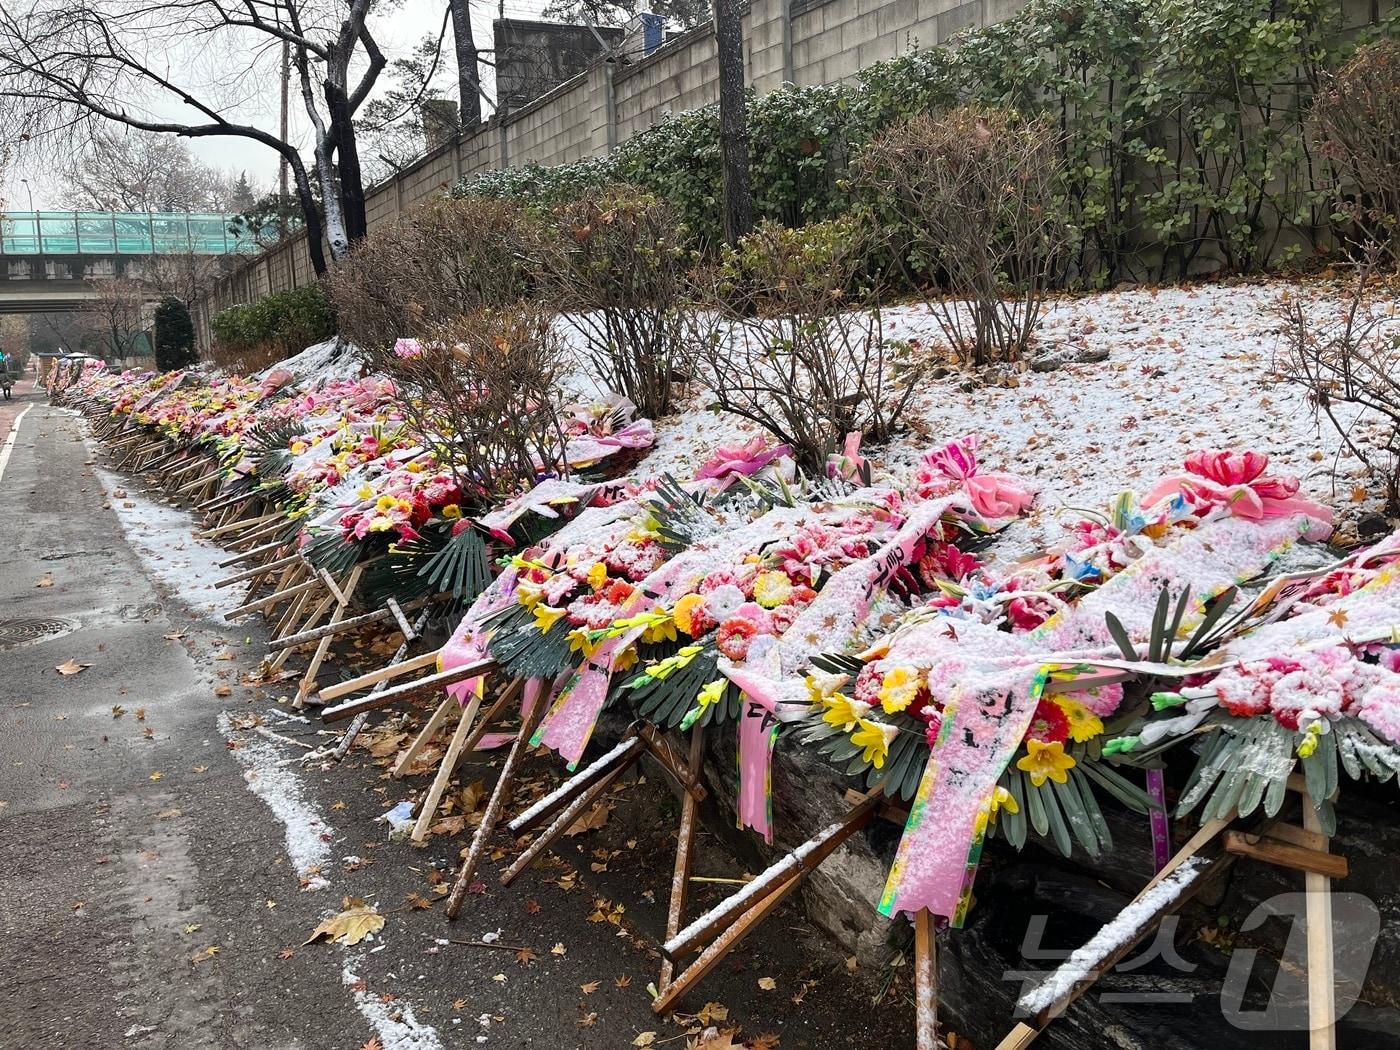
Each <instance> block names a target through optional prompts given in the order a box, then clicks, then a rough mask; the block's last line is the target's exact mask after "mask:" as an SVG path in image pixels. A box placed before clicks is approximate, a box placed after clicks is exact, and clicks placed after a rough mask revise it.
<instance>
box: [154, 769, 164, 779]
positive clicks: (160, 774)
mask: <svg viewBox="0 0 1400 1050" xmlns="http://www.w3.org/2000/svg"><path fill="white" fill-rule="evenodd" d="M163 776H165V774H164V773H162V772H161V771H160V770H159V769H157V770H156V771H155V772H154V773H152V774H151V779H152V780H159V779H160V778H161V777H163Z"/></svg>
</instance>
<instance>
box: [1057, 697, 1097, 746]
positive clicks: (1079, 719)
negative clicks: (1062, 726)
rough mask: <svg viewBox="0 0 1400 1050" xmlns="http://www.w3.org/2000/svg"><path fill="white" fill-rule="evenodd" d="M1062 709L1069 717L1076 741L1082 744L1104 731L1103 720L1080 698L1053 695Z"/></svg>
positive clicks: (1070, 731)
mask: <svg viewBox="0 0 1400 1050" xmlns="http://www.w3.org/2000/svg"><path fill="white" fill-rule="evenodd" d="M1053 699H1054V701H1055V703H1056V704H1058V705H1059V707H1060V710H1061V711H1063V712H1064V713H1065V717H1066V718H1068V719H1069V735H1070V736H1071V737H1072V738H1073V739H1074V741H1075V743H1078V744H1082V743H1084V742H1085V741H1086V740H1092V739H1094V737H1096V736H1098V735H1099V734H1100V733H1102V732H1103V722H1102V721H1101V720H1100V718H1099V716H1098V715H1096V714H1094V712H1092V711H1090V710H1089V709H1088V708H1087V707H1085V706H1084V705H1083V704H1081V703H1080V702H1079V701H1078V700H1075V699H1073V698H1071V697H1068V696H1065V695H1063V694H1059V695H1057V696H1055V697H1053Z"/></svg>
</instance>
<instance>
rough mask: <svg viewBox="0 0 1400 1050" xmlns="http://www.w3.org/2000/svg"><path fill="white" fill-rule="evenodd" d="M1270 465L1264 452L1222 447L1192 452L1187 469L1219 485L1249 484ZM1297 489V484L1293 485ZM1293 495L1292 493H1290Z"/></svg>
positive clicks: (1187, 458)
mask: <svg viewBox="0 0 1400 1050" xmlns="http://www.w3.org/2000/svg"><path fill="white" fill-rule="evenodd" d="M1268 467H1269V457H1268V456H1266V455H1264V453H1262V452H1228V451H1224V450H1221V449H1212V450H1210V451H1204V450H1203V451H1198V452H1192V453H1191V454H1190V455H1189V456H1187V457H1186V469H1187V470H1188V471H1189V472H1190V473H1192V474H1195V475H1197V476H1198V477H1202V478H1209V479H1210V480H1211V481H1213V482H1215V483H1216V484H1217V485H1247V484H1249V483H1250V482H1251V481H1253V480H1254V479H1255V478H1257V477H1259V475H1261V474H1263V473H1264V471H1265V470H1267V469H1268ZM1293 489H1294V491H1295V492H1296V491H1297V484H1296V483H1295V484H1294V486H1293ZM1289 495H1292V493H1289Z"/></svg>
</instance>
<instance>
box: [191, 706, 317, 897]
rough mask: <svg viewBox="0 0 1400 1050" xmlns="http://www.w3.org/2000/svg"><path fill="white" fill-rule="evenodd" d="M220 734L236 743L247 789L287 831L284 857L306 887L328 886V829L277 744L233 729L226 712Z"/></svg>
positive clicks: (313, 888)
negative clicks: (264, 804) (304, 880)
mask: <svg viewBox="0 0 1400 1050" xmlns="http://www.w3.org/2000/svg"><path fill="white" fill-rule="evenodd" d="M219 732H221V733H222V734H223V735H224V738H225V739H227V740H235V739H236V740H237V741H238V747H236V748H235V749H234V750H233V751H232V754H233V757H234V758H236V759H237V760H238V762H239V764H240V765H241V766H242V767H243V779H244V780H245V781H247V783H248V790H250V791H251V792H252V793H253V794H255V795H257V796H258V798H260V799H262V800H263V802H264V803H266V805H267V808H268V809H270V810H272V813H273V815H274V816H275V817H276V818H277V819H278V820H279V821H281V822H282V826H283V827H284V828H286V832H287V836H286V837H287V857H288V859H289V860H291V862H292V866H293V867H294V868H296V871H297V874H298V875H299V876H300V877H302V878H304V879H306V880H307V886H306V888H307V889H309V890H319V889H323V888H324V887H326V886H328V885H329V883H328V882H327V881H326V879H325V878H324V877H323V876H322V874H321V872H322V871H323V870H324V869H325V866H326V864H327V862H328V861H329V860H330V856H331V839H332V838H333V836H332V834H331V829H330V827H329V826H328V825H327V824H326V822H325V821H324V820H322V819H321V815H320V814H319V813H318V812H317V811H316V807H315V806H314V805H312V804H311V803H310V802H309V801H308V800H307V798H306V795H305V793H304V792H303V790H302V782H301V778H300V777H298V776H297V774H296V772H295V770H294V769H293V768H290V767H289V766H288V765H287V764H286V762H287V760H286V759H284V758H283V757H282V753H281V752H280V751H279V750H278V749H277V747H276V745H274V744H272V743H271V742H270V741H267V740H264V739H262V738H260V737H257V736H255V735H253V734H251V733H245V732H242V731H240V730H238V729H236V728H235V727H234V725H233V723H232V722H231V721H230V720H229V715H228V712H227V711H222V712H220V713H219Z"/></svg>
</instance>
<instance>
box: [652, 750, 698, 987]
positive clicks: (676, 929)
mask: <svg viewBox="0 0 1400 1050" xmlns="http://www.w3.org/2000/svg"><path fill="white" fill-rule="evenodd" d="M704 760H705V728H704V726H696V727H695V728H694V729H692V730H691V731H690V775H691V776H692V777H694V778H695V779H696V780H697V781H698V780H700V779H701V776H700V767H701V764H702V763H703V762H704ZM698 808H699V804H698V803H697V802H696V801H695V796H694V795H693V794H692V793H691V792H689V791H686V792H684V793H682V795H681V825H680V830H679V832H678V833H677V835H676V864H675V867H674V868H672V870H671V902H670V905H669V906H668V908H667V911H666V940H668V941H669V940H670V939H671V938H672V937H674V936H675V935H676V934H678V933H680V932H681V921H682V920H683V919H684V918H685V898H686V892H687V891H688V890H689V889H690V848H691V846H692V845H693V844H694V842H695V813H696V810H697V809H698ZM674 973H675V964H674V963H672V962H671V960H670V959H668V958H666V957H665V956H662V958H661V976H660V977H659V978H658V979H657V982H656V987H657V988H658V989H659V990H660V991H663V992H664V991H665V990H666V988H667V987H668V986H669V985H670V983H671V977H672V975H673V974H674Z"/></svg>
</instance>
